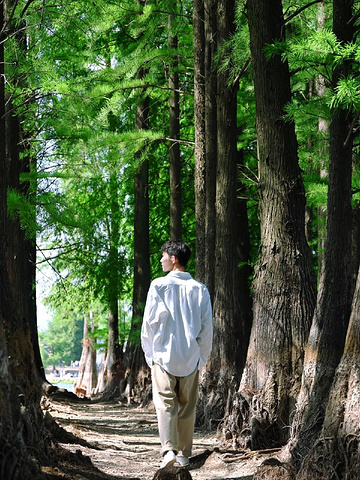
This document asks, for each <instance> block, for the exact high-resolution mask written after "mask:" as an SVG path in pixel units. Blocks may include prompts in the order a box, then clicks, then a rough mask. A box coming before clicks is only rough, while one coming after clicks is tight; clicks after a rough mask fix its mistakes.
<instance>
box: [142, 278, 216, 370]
mask: <svg viewBox="0 0 360 480" xmlns="http://www.w3.org/2000/svg"><path fill="white" fill-rule="evenodd" d="M212 336H213V326H212V309H211V301H210V295H209V292H208V289H207V288H206V286H205V285H204V284H203V283H200V282H198V281H196V280H194V279H193V278H192V276H191V275H190V273H188V272H180V271H171V272H169V273H168V274H167V275H166V276H165V277H159V278H157V279H155V280H153V282H151V285H150V289H149V292H148V295H147V300H146V305H145V311H144V318H143V324H142V330H141V345H142V348H143V350H144V354H145V359H146V362H147V364H148V365H149V367H151V365H152V364H153V362H154V363H157V364H158V365H160V366H161V367H163V368H164V370H166V371H167V372H168V373H170V374H171V375H175V376H177V377H186V376H187V375H190V374H191V373H192V372H193V371H194V370H195V369H196V367H197V368H198V369H199V370H200V369H201V367H202V366H203V365H204V364H205V362H206V360H207V358H208V356H209V355H210V352H211V347H212Z"/></svg>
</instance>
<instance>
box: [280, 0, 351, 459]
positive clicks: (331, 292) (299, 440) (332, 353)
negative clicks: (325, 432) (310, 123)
mask: <svg viewBox="0 0 360 480" xmlns="http://www.w3.org/2000/svg"><path fill="white" fill-rule="evenodd" d="M352 7H353V3H352V2H344V1H343V0H334V2H333V30H334V33H335V34H336V36H337V38H338V40H339V41H341V42H344V43H345V42H351V41H352V38H353V29H352V28H351V19H352ZM350 71H351V64H350V63H349V61H345V62H343V63H342V64H341V65H339V66H338V67H337V68H336V69H335V70H334V72H333V76H332V83H333V85H332V87H333V88H335V87H336V85H337V82H338V80H339V79H340V78H343V77H346V76H347V75H348V74H349V72H350ZM352 118H353V117H352V113H351V112H350V111H348V110H345V109H342V108H341V107H340V108H337V109H333V110H332V112H331V123H330V157H329V188H328V203H327V228H326V240H325V253H324V273H323V276H322V279H321V282H320V285H319V292H318V299H317V305H316V310H315V314H314V318H313V323H312V327H311V331H310V335H309V341H308V344H307V346H306V351H305V361H304V373H303V377H302V387H301V391H300V394H299V398H298V401H297V410H296V413H295V416H294V421H293V434H292V438H291V442H290V443H289V450H290V451H291V455H292V460H293V462H294V464H295V466H297V467H299V466H300V465H301V462H302V460H303V458H304V457H305V456H306V454H307V453H308V452H309V451H310V449H311V448H312V447H313V445H314V443H315V442H316V440H317V438H318V436H319V433H320V431H321V427H322V424H323V420H324V412H325V409H326V405H327V402H328V395H329V392H330V387H331V384H332V381H333V377H334V372H335V369H336V367H337V365H338V362H339V361H340V358H341V355H342V353H343V348H344V342H345V336H346V332H347V327H348V322H349V318H350V312H351V301H352V297H353V288H354V287H353V285H354V283H353V278H352V263H351V262H352V249H351V236H352V207H351V199H352V196H351V195H352V194H351V177H352V147H353V139H352Z"/></svg>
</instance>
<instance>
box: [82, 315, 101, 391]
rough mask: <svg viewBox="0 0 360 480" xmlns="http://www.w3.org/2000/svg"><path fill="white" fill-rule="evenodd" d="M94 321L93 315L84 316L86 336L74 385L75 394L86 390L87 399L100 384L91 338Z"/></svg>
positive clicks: (84, 336) (83, 340)
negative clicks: (78, 389) (79, 390)
mask: <svg viewBox="0 0 360 480" xmlns="http://www.w3.org/2000/svg"><path fill="white" fill-rule="evenodd" d="M92 321H93V319H92V314H91V313H90V314H89V315H85V316H84V334H83V339H82V352H81V358H80V365H79V375H78V378H77V379H76V382H75V383H74V391H75V393H76V394H77V388H80V387H81V388H85V389H86V396H87V397H90V396H91V394H92V393H93V389H95V388H96V386H97V384H98V376H97V367H96V351H95V349H94V341H93V340H92V339H91V338H90V336H89V333H90V332H91V330H92V327H93V325H92ZM105 386H106V382H105Z"/></svg>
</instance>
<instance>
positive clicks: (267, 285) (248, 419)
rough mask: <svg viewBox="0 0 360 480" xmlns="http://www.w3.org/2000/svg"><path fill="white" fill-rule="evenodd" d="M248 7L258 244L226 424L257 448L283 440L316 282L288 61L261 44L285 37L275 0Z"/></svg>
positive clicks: (253, 1) (252, 1) (253, 2)
mask: <svg viewBox="0 0 360 480" xmlns="http://www.w3.org/2000/svg"><path fill="white" fill-rule="evenodd" d="M247 6H248V21H249V31H250V48H251V57H252V65H253V70H254V87H255V98H256V125H257V137H258V161H259V218H260V228H261V245H260V250H259V256H258V262H257V265H256V270H255V277H254V298H253V301H254V308H253V312H254V318H253V326H252V331H251V337H250V343H249V349H248V354H247V359H246V365H245V369H244V373H243V376H242V379H241V384H240V388H239V393H238V394H237V395H236V397H235V398H234V399H233V403H234V407H233V413H232V414H231V415H230V418H229V422H228V423H229V424H230V422H232V424H233V425H236V428H235V429H234V432H233V439H234V443H235V444H238V443H239V444H242V445H244V444H245V445H247V446H250V447H251V448H253V449H257V448H263V447H271V446H274V445H279V443H280V444H281V443H284V442H285V441H286V440H287V439H288V436H289V430H288V429H287V428H286V426H287V425H289V424H290V415H291V412H292V410H293V409H294V406H295V402H296V399H297V393H298V391H299V388H300V378H301V373H302V366H303V348H304V345H305V342H306V339H307V335H308V332H309V329H310V325H311V318H312V315H313V311H314V306H315V299H316V281H315V276H314V273H313V270H312V267H311V259H310V250H309V247H308V245H307V243H306V237H305V191H304V186H303V181H302V177H301V171H300V168H299V163H298V156H297V141H296V136H295V127H294V124H293V123H291V122H287V121H285V120H284V119H283V116H284V108H285V106H286V104H287V103H288V102H289V101H290V100H291V92H290V75H289V67H288V64H287V62H285V61H283V60H282V59H281V57H280V55H276V56H273V57H271V58H267V57H266V56H265V46H266V45H267V44H272V43H274V42H279V41H281V40H284V21H283V12H282V2H281V0H269V1H267V2H263V1H262V0H249V1H248V3H247ZM240 432H241V433H240ZM230 433H231V432H230ZM230 433H228V436H229V435H230Z"/></svg>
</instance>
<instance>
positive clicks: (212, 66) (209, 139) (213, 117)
mask: <svg viewBox="0 0 360 480" xmlns="http://www.w3.org/2000/svg"><path fill="white" fill-rule="evenodd" d="M216 5H217V2H216V1H215V0H205V1H204V9H205V56H204V62H205V65H204V75H205V112H204V113H205V138H206V142H205V169H206V171H205V188H206V199H205V211H206V216H205V238H206V245H205V258H204V263H205V284H206V286H207V288H208V290H209V293H210V297H211V298H212V299H213V298H214V292H215V262H214V252H215V244H216V210H215V202H216V169H217V110H216V108H217V107H216V95H217V73H216V60H215V55H216V48H217V14H216V13H217V9H216Z"/></svg>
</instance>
